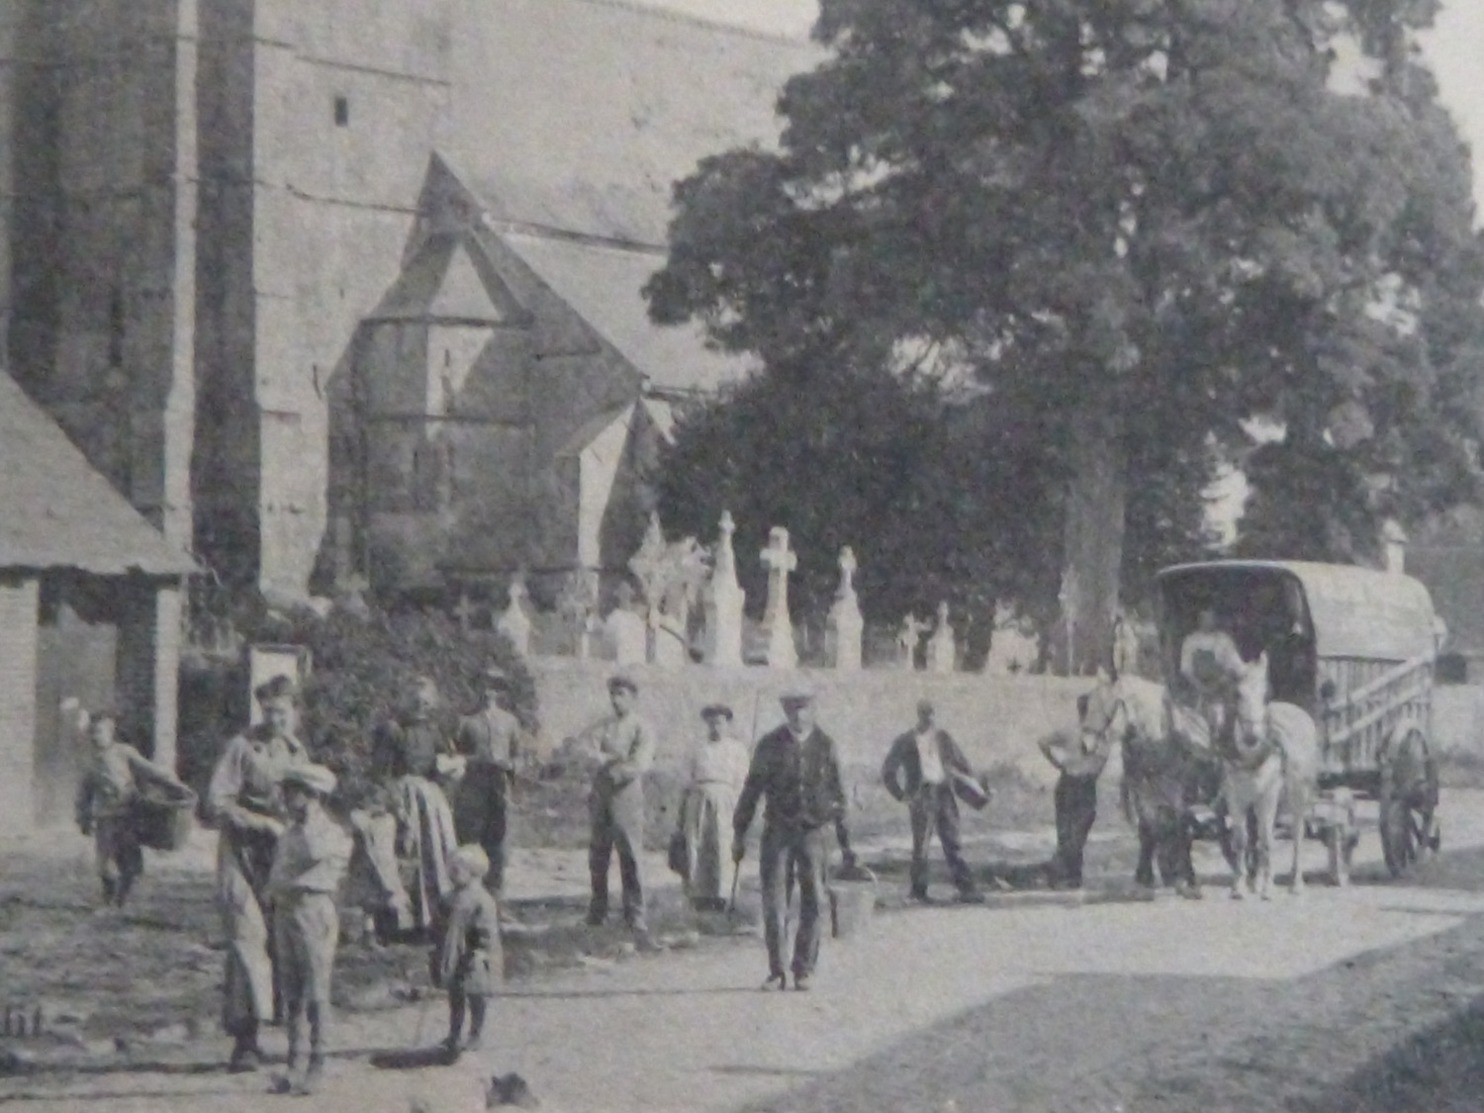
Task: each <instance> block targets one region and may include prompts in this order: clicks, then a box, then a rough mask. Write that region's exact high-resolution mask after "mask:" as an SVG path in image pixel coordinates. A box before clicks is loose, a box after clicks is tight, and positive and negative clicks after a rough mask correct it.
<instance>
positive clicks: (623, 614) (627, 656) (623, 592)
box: [603, 581, 649, 665]
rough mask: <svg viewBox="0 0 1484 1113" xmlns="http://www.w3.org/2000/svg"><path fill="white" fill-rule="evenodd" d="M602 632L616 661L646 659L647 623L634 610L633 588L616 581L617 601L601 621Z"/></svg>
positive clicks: (638, 662)
mask: <svg viewBox="0 0 1484 1113" xmlns="http://www.w3.org/2000/svg"><path fill="white" fill-rule="evenodd" d="M603 633H604V634H605V635H606V637H607V640H608V644H609V646H610V647H611V648H612V650H613V659H614V660H615V661H617V662H618V664H619V665H642V664H644V663H645V662H647V661H648V660H649V624H648V623H647V622H645V621H644V619H643V618H641V617H639V615H638V614H636V613H635V612H634V589H633V587H632V586H630V584H629V583H628V582H627V581H625V582H623V583H621V584H619V585H618V605H617V606H616V607H614V608H613V610H612V611H611V612H609V614H608V618H607V621H605V622H604V623H603Z"/></svg>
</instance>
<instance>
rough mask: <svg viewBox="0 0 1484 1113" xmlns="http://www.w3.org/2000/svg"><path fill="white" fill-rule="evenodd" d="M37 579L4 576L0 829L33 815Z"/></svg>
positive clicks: (26, 825) (10, 830) (0, 587)
mask: <svg viewBox="0 0 1484 1113" xmlns="http://www.w3.org/2000/svg"><path fill="white" fill-rule="evenodd" d="M38 606H39V599H38V592H37V581H36V580H34V579H16V578H12V577H9V576H0V661H4V662H5V666H4V668H0V834H17V833H19V832H21V831H25V830H29V829H30V827H31V825H32V823H33V821H34V819H35V814H34V811H35V805H34V797H33V786H32V781H33V773H34V770H35V767H36V644H37V622H38V617H39V611H38Z"/></svg>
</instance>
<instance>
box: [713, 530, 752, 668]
mask: <svg viewBox="0 0 1484 1113" xmlns="http://www.w3.org/2000/svg"><path fill="white" fill-rule="evenodd" d="M720 530H721V533H720V536H718V537H717V539H716V553H715V556H714V557H713V559H712V567H711V578H710V579H709V580H707V581H706V589H705V594H704V595H703V597H702V602H703V605H704V607H705V612H706V645H705V657H706V663H707V664H708V665H740V664H741V663H742V611H743V608H744V607H745V606H746V603H747V593H746V592H745V591H743V590H742V585H741V584H739V583H738V582H737V557H736V554H735V553H734V552H733V551H732V534H734V533H736V532H737V525H736V523H735V522H733V521H732V515H731V512H730V511H724V512H723V513H722V515H721V526H720Z"/></svg>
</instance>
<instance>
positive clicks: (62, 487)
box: [0, 371, 196, 576]
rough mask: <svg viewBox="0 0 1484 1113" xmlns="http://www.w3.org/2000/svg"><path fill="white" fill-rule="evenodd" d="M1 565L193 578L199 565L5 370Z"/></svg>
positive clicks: (0, 436) (0, 397) (0, 383)
mask: <svg viewBox="0 0 1484 1113" xmlns="http://www.w3.org/2000/svg"><path fill="white" fill-rule="evenodd" d="M0 568H31V569H47V568H76V569H79V570H81V571H84V572H91V573H94V574H96V575H100V576H117V575H123V574H125V573H128V572H135V571H137V572H142V573H144V574H146V575H151V576H177V575H186V574H188V573H191V572H194V571H196V565H195V564H194V562H193V561H192V560H191V558H190V557H189V556H188V555H187V554H186V553H184V552H182V551H180V550H177V549H176V548H174V547H173V546H172V545H170V544H169V543H167V542H166V540H165V538H164V536H163V535H162V534H161V533H160V532H159V530H157V529H155V528H154V527H153V526H152V525H150V524H149V522H147V521H146V520H145V519H144V517H143V516H142V515H141V514H140V513H139V512H138V511H137V510H135V509H134V508H133V507H132V506H130V505H129V503H128V501H127V500H126V499H125V498H124V497H123V496H122V495H120V494H119V493H118V491H116V490H114V488H113V485H112V484H111V483H109V482H108V480H107V479H105V478H104V477H103V476H102V475H101V474H100V473H99V472H97V471H96V470H94V468H93V466H92V465H91V464H89V463H88V461H87V459H86V458H85V457H84V456H83V454H82V453H81V452H80V451H79V450H78V449H77V447H76V446H75V445H74V444H73V443H72V442H71V441H70V440H68V439H67V434H66V433H64V432H62V429H61V427H60V426H58V425H57V423H56V422H55V421H53V420H52V419H51V417H50V416H48V415H47V413H46V412H45V411H44V410H42V408H41V407H40V406H38V405H37V404H36V403H34V402H32V401H31V399H30V398H28V397H27V396H26V393H25V392H24V391H23V390H21V388H20V386H19V384H17V383H16V381H15V380H14V379H12V378H11V377H10V376H9V375H8V374H6V373H5V372H3V371H0Z"/></svg>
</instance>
